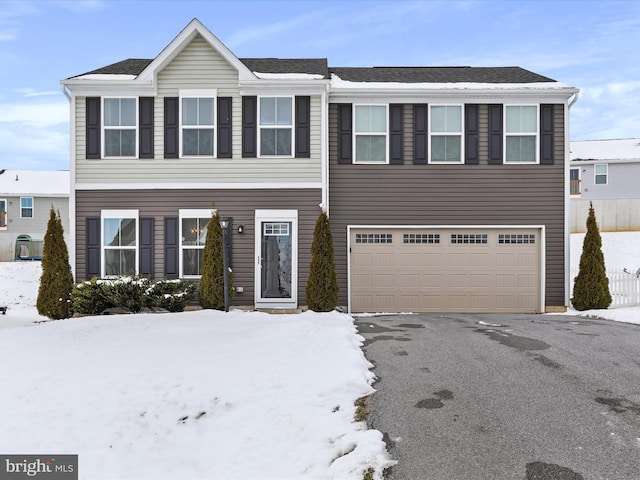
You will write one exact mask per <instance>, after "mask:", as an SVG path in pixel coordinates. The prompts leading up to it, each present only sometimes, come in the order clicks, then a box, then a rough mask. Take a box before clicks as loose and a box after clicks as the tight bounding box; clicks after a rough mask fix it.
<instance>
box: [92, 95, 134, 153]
mask: <svg viewBox="0 0 640 480" xmlns="http://www.w3.org/2000/svg"><path fill="white" fill-rule="evenodd" d="M113 99H117V100H127V99H130V100H133V104H134V106H135V109H136V113H135V121H136V124H135V126H134V127H133V128H132V127H131V126H130V125H124V126H122V125H118V126H114V125H110V126H107V125H105V121H104V116H105V114H106V108H105V106H104V102H105V101H106V100H113ZM139 110H140V101H139V97H133V96H121V97H118V96H103V97H100V143H101V145H100V149H101V150H100V154H101V157H100V158H101V159H106V160H113V159H117V160H128V159H138V157H139V148H140V145H139V144H140V141H139V138H138V137H139V136H140V118H139V116H140V111H139ZM85 114H86V112H85ZM107 130H133V131H134V135H133V139H134V142H135V143H134V149H135V154H134V155H132V156H131V155H128V156H124V155H123V156H119V155H117V156H107V154H106V151H105V149H106V145H105V143H106V141H107V135H106V131H107Z"/></svg>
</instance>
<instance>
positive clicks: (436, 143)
mask: <svg viewBox="0 0 640 480" xmlns="http://www.w3.org/2000/svg"><path fill="white" fill-rule="evenodd" d="M62 84H63V88H64V90H65V93H66V94H67V95H68V97H69V99H70V102H71V127H72V128H71V132H72V138H73V139H74V140H73V142H72V152H71V167H72V168H71V170H72V174H73V178H72V186H73V188H72V192H71V208H72V216H73V217H75V219H76V221H75V224H74V225H72V229H73V230H74V232H73V235H74V238H75V246H74V258H75V264H74V270H75V274H76V278H77V279H84V278H90V277H92V276H94V275H97V276H109V275H117V274H121V273H126V272H130V271H135V272H136V273H138V274H141V275H151V276H154V277H169V278H177V277H181V278H193V279H197V278H199V274H200V268H201V255H202V248H203V243H204V242H203V240H204V235H205V232H206V223H207V222H208V220H209V218H210V216H211V211H212V208H216V209H219V212H220V214H221V216H222V217H223V218H229V219H230V220H231V221H232V225H233V228H232V230H231V232H232V234H231V242H230V243H231V245H232V267H233V274H234V285H235V286H236V287H239V288H240V290H241V291H240V292H237V293H236V294H235V296H234V298H233V304H234V305H245V306H255V307H258V308H295V307H299V306H303V305H304V288H305V284H306V280H307V276H308V266H309V262H310V260H311V258H310V247H311V242H312V237H313V228H314V224H315V220H316V218H317V216H318V214H319V212H320V208H326V209H327V210H328V211H329V214H330V217H331V221H332V229H333V232H334V243H335V254H336V264H337V270H338V278H339V283H340V300H339V303H340V304H341V305H346V306H348V307H349V309H350V311H473V312H476V311H477V312H481V311H485V312H499V311H504V312H507V311H509V312H511V311H514V312H515V311H522V312H542V311H545V310H555V309H564V308H565V307H566V305H567V304H568V218H567V216H566V212H565V205H566V203H567V199H568V197H569V191H568V185H569V183H568V140H567V132H568V121H569V115H568V110H569V105H570V104H569V101H570V99H572V98H573V99H575V98H576V94H577V89H575V88H572V87H568V86H566V85H563V84H560V83H558V82H556V81H554V80H551V79H549V78H546V77H543V76H540V75H537V74H535V73H532V72H529V71H527V70H523V69H521V68H517V67H505V68H469V67H453V68H438V67H435V68H429V67H425V68H421V67H416V68H412V67H407V68H403V67H399V68H330V67H328V66H327V61H326V59H275V58H263V59H239V58H237V57H236V56H235V55H234V54H233V53H232V52H231V51H230V50H229V49H228V48H227V47H225V46H224V45H223V44H222V43H221V42H220V41H219V40H218V39H217V38H216V37H215V36H214V35H213V34H212V33H211V32H209V30H207V29H206V28H205V27H204V26H203V25H202V24H201V23H200V22H199V21H198V20H195V19H194V20H193V21H192V22H191V23H189V25H187V27H186V28H185V29H184V30H183V31H182V32H181V33H180V34H179V35H178V36H177V37H176V38H175V39H174V40H173V41H172V42H171V43H170V44H169V45H168V46H167V47H166V48H165V49H164V50H162V52H161V53H160V54H159V55H158V56H157V57H156V58H155V59H151V60H140V59H129V60H125V61H122V62H119V63H116V64H113V65H110V66H107V67H104V68H100V69H98V70H94V71H91V72H88V73H86V74H83V75H78V76H75V77H71V78H68V79H66V80H63V81H62ZM214 202H215V206H214Z"/></svg>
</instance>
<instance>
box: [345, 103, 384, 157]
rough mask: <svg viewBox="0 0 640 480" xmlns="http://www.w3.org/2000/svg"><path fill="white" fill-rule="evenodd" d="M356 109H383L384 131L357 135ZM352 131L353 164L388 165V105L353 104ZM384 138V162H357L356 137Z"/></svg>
mask: <svg viewBox="0 0 640 480" xmlns="http://www.w3.org/2000/svg"><path fill="white" fill-rule="evenodd" d="M358 107H384V121H385V123H384V125H385V131H384V133H381V132H360V133H358V131H357V128H356V122H357V114H356V110H357V109H358ZM352 118H353V122H352V129H353V140H352V142H353V152H352V155H353V163H354V164H360V165H387V164H388V163H389V104H388V103H354V104H353V112H352ZM359 136H363V137H384V162H376V161H367V160H358V148H357V142H358V137H359Z"/></svg>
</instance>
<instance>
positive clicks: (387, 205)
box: [329, 104, 565, 306]
mask: <svg viewBox="0 0 640 480" xmlns="http://www.w3.org/2000/svg"><path fill="white" fill-rule="evenodd" d="M404 111H405V122H404V124H405V128H406V127H407V126H411V128H412V125H413V121H412V115H413V109H412V108H405V109H404ZM554 123H555V132H554V164H553V165H489V164H488V156H489V147H488V138H489V137H488V106H487V105H480V108H479V129H480V132H479V155H480V164H479V165H414V164H413V158H412V155H413V153H412V151H413V150H412V146H411V148H409V147H408V146H406V148H405V161H404V164H403V165H351V164H347V165H345V164H338V162H337V155H338V150H337V141H338V137H337V106H336V105H334V104H331V105H330V106H329V163H330V165H329V185H330V188H329V205H330V215H331V225H332V230H333V235H334V242H335V255H336V266H337V271H338V281H339V284H340V300H339V302H340V304H341V305H346V304H347V231H346V230H347V229H346V227H347V225H545V226H546V252H547V255H546V259H545V263H546V279H545V285H546V290H545V296H546V297H545V298H546V305H548V306H561V305H564V304H565V300H564V294H565V292H564V234H565V232H564V201H565V200H564V163H565V161H564V152H565V150H564V106H563V105H555V106H554ZM407 139H410V141H412V139H413V135H412V132H409V131H407V130H405V141H407Z"/></svg>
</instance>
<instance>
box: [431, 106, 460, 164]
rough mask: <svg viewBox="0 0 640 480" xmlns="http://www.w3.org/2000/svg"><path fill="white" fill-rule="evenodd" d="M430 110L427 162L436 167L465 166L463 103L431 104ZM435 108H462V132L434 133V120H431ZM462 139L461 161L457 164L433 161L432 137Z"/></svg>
mask: <svg viewBox="0 0 640 480" xmlns="http://www.w3.org/2000/svg"><path fill="white" fill-rule="evenodd" d="M428 106H429V108H428V109H427V115H428V116H427V130H428V132H427V137H428V139H427V159H428V160H427V162H428V163H429V164H434V165H464V163H465V155H464V126H465V123H464V121H465V118H464V113H465V112H464V107H465V104H463V103H430V104H429V105H428ZM433 107H458V108H460V132H455V133H451V132H432V131H431V127H433V120H432V119H431V109H432V108H433ZM432 136H436V137H460V160H459V161H457V162H447V161H433V160H432V159H431V149H432V147H433V142H432V141H431V137H432Z"/></svg>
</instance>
